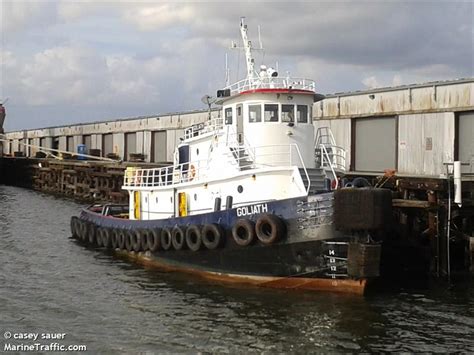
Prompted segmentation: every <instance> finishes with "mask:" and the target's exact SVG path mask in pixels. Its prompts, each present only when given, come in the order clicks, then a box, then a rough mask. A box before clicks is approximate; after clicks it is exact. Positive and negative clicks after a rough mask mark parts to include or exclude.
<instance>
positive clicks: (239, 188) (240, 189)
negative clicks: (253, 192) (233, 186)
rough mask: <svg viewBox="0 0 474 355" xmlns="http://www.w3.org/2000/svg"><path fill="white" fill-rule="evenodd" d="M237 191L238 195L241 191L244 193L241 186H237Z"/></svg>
mask: <svg viewBox="0 0 474 355" xmlns="http://www.w3.org/2000/svg"><path fill="white" fill-rule="evenodd" d="M237 191H238V192H239V194H241V193H242V191H244V188H243V187H242V185H239V186H237Z"/></svg>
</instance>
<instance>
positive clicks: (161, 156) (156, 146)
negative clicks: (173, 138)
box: [152, 131, 166, 163]
mask: <svg viewBox="0 0 474 355" xmlns="http://www.w3.org/2000/svg"><path fill="white" fill-rule="evenodd" d="M152 155H153V156H152V161H153V162H154V163H160V162H165V161H166V131H156V132H153V133H152Z"/></svg>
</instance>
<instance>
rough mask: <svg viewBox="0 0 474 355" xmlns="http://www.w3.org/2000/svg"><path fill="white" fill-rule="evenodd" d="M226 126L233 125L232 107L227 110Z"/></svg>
mask: <svg viewBox="0 0 474 355" xmlns="http://www.w3.org/2000/svg"><path fill="white" fill-rule="evenodd" d="M225 124H232V107H229V108H226V109H225Z"/></svg>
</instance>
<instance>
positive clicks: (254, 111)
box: [249, 105, 262, 122]
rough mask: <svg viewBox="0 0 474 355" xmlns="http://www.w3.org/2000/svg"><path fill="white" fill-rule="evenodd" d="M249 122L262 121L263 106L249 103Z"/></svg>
mask: <svg viewBox="0 0 474 355" xmlns="http://www.w3.org/2000/svg"><path fill="white" fill-rule="evenodd" d="M249 122H262V106H260V105H249Z"/></svg>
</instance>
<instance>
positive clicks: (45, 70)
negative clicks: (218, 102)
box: [0, 0, 474, 125]
mask: <svg viewBox="0 0 474 355" xmlns="http://www.w3.org/2000/svg"><path fill="white" fill-rule="evenodd" d="M0 1H2V0H0ZM473 6H474V5H473V4H472V3H470V2H441V1H439V2H419V1H417V2H395V3H394V2H383V3H382V2H361V1H353V2H346V1H343V2H342V1H336V2H307V1H294V2H291V3H290V2H263V1H262V2H260V1H256V2H226V3H221V2H213V1H211V2H205V1H201V2H194V1H183V2H171V1H168V2H161V1H160V2H150V1H146V0H144V1H141V0H136V1H134V2H129V1H107V0H102V1H101V2H94V1H88V0H82V1H79V0H78V1H65V0H61V1H59V0H57V1H47V2H39V1H38V2H26V1H25V2H23V1H15V2H13V1H8V2H5V1H3V2H2V10H3V14H2V24H1V27H2V33H3V35H4V39H3V43H2V48H0V49H1V51H2V57H1V61H2V62H1V66H2V83H1V85H0V86H1V87H0V90H1V91H0V95H3V96H7V95H8V96H9V97H10V105H12V104H11V103H12V102H15V103H18V107H19V106H21V107H27V106H28V107H30V108H31V107H33V108H34V109H32V110H33V111H34V112H38V114H39V115H40V114H41V112H46V111H41V110H43V109H46V107H52V106H53V105H54V107H55V109H54V110H53V109H51V110H50V111H47V112H48V113H47V114H46V113H45V114H44V116H45V117H46V116H47V117H51V119H53V118H52V117H53V115H52V114H50V112H53V111H54V112H56V115H57V117H56V119H57V120H58V122H59V120H60V119H61V117H63V118H62V119H64V120H66V119H67V120H84V119H91V118H92V117H96V119H100V118H103V116H104V115H105V116H107V117H113V116H114V115H115V114H117V112H118V114H119V115H120V116H122V117H123V115H127V114H129V115H141V114H146V113H151V114H156V113H163V112H167V111H181V110H186V109H195V108H200V107H201V106H200V101H199V99H200V97H201V96H202V95H203V94H214V93H215V90H216V89H219V88H221V86H222V85H223V84H224V55H225V53H226V52H227V53H228V54H229V67H230V69H231V78H232V80H238V79H242V78H243V76H244V73H245V70H244V66H245V63H244V59H243V56H242V54H239V52H237V51H230V50H229V49H228V48H229V45H230V42H231V40H235V41H237V42H240V33H239V28H238V26H239V18H240V16H247V18H246V23H247V24H248V26H249V36H250V40H252V41H253V42H254V43H255V42H256V41H257V40H258V31H257V26H258V25H260V26H261V34H262V40H263V45H264V47H265V52H264V61H265V64H268V65H272V66H273V65H275V64H276V62H278V66H279V71H280V74H281V75H285V72H286V71H287V70H288V71H290V72H291V74H292V75H295V76H299V77H305V78H314V79H316V83H317V87H318V88H319V91H321V92H323V93H331V92H341V91H349V90H358V89H360V88H361V86H366V87H374V86H391V85H400V84H409V83H414V82H424V81H432V80H442V79H454V78H457V77H469V76H473V59H474V53H473V36H474V32H473V31H474V24H473V21H474V20H473V16H472V14H473ZM39 29H41V30H39ZM239 55H240V57H239ZM261 59H262V55H261V53H260V52H258V53H256V61H257V64H258V65H259V64H260V61H261ZM237 68H239V71H237ZM79 106H80V112H81V113H82V114H79V113H74V112H73V111H71V107H79ZM35 110H36V111H35ZM85 113H87V114H85ZM18 115H21V113H20V112H19V111H18ZM100 115H102V116H100ZM28 119H29V117H27V116H25V118H24V122H25V123H24V124H25V125H27V123H26V122H28ZM30 122H31V121H30Z"/></svg>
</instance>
